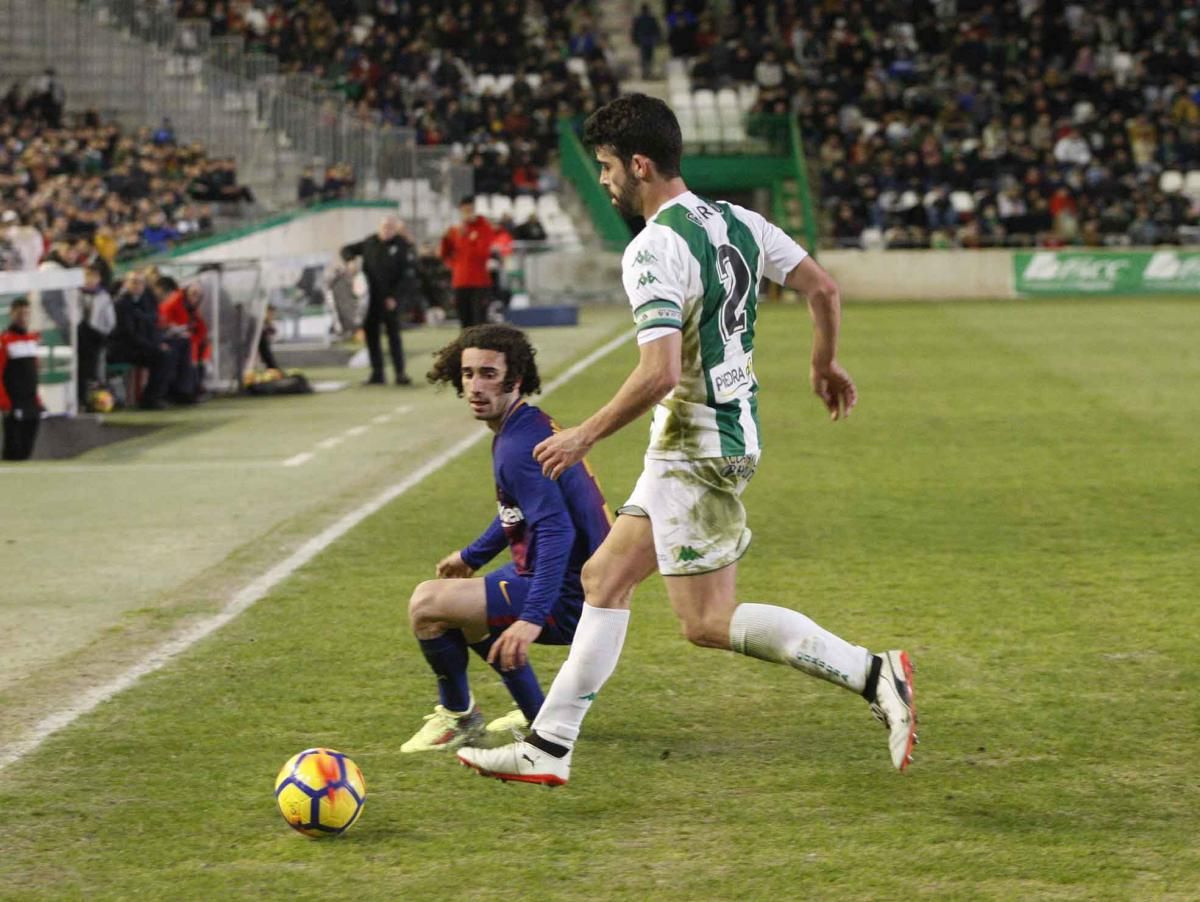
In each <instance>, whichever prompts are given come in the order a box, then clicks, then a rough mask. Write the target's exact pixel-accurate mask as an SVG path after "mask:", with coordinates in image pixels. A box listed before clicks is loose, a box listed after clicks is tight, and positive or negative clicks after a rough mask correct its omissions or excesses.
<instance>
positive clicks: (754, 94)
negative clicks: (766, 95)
mask: <svg viewBox="0 0 1200 902" xmlns="http://www.w3.org/2000/svg"><path fill="white" fill-rule="evenodd" d="M738 103H739V104H741V107H742V109H743V110H747V111H748V110H750V109H751V108H752V107H753V106H754V104H756V103H758V85H741V86H740V87H739V88H738Z"/></svg>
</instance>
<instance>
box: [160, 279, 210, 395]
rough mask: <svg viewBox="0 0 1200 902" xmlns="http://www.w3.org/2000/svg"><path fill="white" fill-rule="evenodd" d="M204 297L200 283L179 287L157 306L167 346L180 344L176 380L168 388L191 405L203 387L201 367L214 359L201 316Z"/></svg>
mask: <svg viewBox="0 0 1200 902" xmlns="http://www.w3.org/2000/svg"><path fill="white" fill-rule="evenodd" d="M203 299H204V295H203V293H202V291H201V289H200V285H199V283H196V282H192V283H191V284H189V285H187V286H185V287H183V288H177V289H175V290H174V291H172V292H171V293H170V294H169V295H167V297H166V298H164V299H163V301H162V302H161V303H160V304H159V305H158V326H159V328H160V329H162V330H163V333H164V335H165V336H166V339H167V342H168V344H171V345H172V346H173V347H176V346H177V345H181V346H182V348H181V349H180V350H178V351H177V354H178V358H179V359H178V360H177V365H176V372H175V378H174V379H173V380H172V384H171V386H170V388H169V390H170V392H171V394H172V395H173V396H174V397H175V398H177V399H178V400H180V401H184V402H188V403H190V402H192V401H195V400H196V399H197V397H198V396H199V394H200V392H201V390H202V388H203V383H202V380H201V366H202V365H203V363H204V362H205V361H206V360H209V359H211V358H212V347H211V346H210V345H209V341H208V323H206V322H205V321H204V317H203V316H201V315H200V302H201V301H202V300H203Z"/></svg>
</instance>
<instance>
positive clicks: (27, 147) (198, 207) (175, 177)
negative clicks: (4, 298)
mask: <svg viewBox="0 0 1200 902" xmlns="http://www.w3.org/2000/svg"><path fill="white" fill-rule="evenodd" d="M43 100H44V98H42V97H40V96H39V95H38V94H37V93H36V92H32V91H25V90H23V89H22V86H21V85H20V84H14V85H13V86H12V87H11V88H10V89H9V91H8V92H7V93H6V94H5V95H4V96H3V97H2V98H0V211H2V212H0V268H3V269H10V270H13V269H36V268H37V267H38V266H39V265H40V264H44V263H47V262H50V263H56V264H58V265H61V266H68V265H70V266H77V265H83V264H85V263H90V262H95V261H97V260H98V261H99V265H100V266H101V267H102V269H103V271H104V273H105V281H106V284H107V283H108V282H109V280H110V279H111V271H112V267H113V266H114V265H115V264H116V263H117V262H119V261H122V260H126V259H130V258H133V257H137V256H141V255H144V254H147V253H161V252H163V251H165V250H167V249H169V248H170V247H171V246H172V245H173V244H174V243H175V242H177V241H180V240H183V239H185V238H192V237H197V236H200V235H203V234H206V233H207V232H209V231H210V230H211V229H212V228H213V220H214V206H213V205H214V204H240V203H242V202H248V201H253V195H252V194H251V193H250V191H249V189H248V188H246V187H245V186H244V185H239V184H238V181H237V171H236V166H235V164H234V161H233V160H232V159H229V158H223V159H214V158H210V157H208V156H207V154H206V152H205V149H204V147H203V145H201V144H188V145H184V144H180V143H178V142H177V141H176V140H175V135H174V132H173V131H172V129H171V126H170V123H169V122H164V123H162V124H161V125H160V126H159V127H158V128H156V129H151V128H143V129H140V130H139V131H137V132H136V133H132V134H130V133H126V132H125V131H123V130H122V129H121V127H120V126H118V125H116V124H113V123H105V122H102V121H100V119H99V117H98V116H97V115H96V114H95V113H85V114H83V115H82V116H80V117H78V121H77V122H74V123H64V122H63V115H62V107H61V103H59V104H58V105H56V106H52V107H51V108H49V109H47V106H46V104H45V103H44V102H43Z"/></svg>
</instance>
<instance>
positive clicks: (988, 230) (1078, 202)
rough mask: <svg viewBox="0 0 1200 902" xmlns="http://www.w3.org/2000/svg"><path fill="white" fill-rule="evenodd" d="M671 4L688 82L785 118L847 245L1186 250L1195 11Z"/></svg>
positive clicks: (1172, 7)
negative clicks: (797, 131)
mask: <svg viewBox="0 0 1200 902" xmlns="http://www.w3.org/2000/svg"><path fill="white" fill-rule="evenodd" d="M706 6H707V4H705V3H704V2H703V0H699V2H697V0H688V2H686V3H685V2H679V3H672V4H671V5H670V10H669V12H668V15H667V17H666V24H667V29H668V38H667V41H668V44H669V46H670V48H671V52H672V53H673V54H674V55H675V56H681V57H685V58H687V59H688V60H689V61H690V63H691V72H692V78H693V84H694V85H695V86H697V87H708V88H720V87H725V86H737V85H740V84H753V85H756V86H757V90H758V101H757V109H758V110H759V111H766V112H775V113H781V114H786V115H795V116H798V117H799V119H800V122H801V125H802V133H803V134H804V136H805V140H806V142H807V144H808V148H807V149H808V156H809V159H810V161H816V162H817V164H818V165H817V167H815V168H816V169H818V170H819V176H820V178H819V193H820V196H821V203H822V206H823V212H824V214H825V217H826V229H825V231H826V233H827V234H828V233H829V232H830V231H831V232H832V234H833V236H834V237H835V238H836V240H837V241H838V242H839V243H843V244H847V245H858V244H859V243H860V242H861V241H862V240H863V238H864V234H865V235H866V236H869V237H870V239H872V240H874V241H877V242H882V243H886V244H887V245H888V246H893V247H895V246H900V247H904V246H909V247H925V246H929V245H934V246H953V245H963V246H981V245H997V244H998V245H1027V244H1033V243H1038V244H1042V245H1050V246H1054V245H1063V244H1084V245H1104V244H1128V243H1133V244H1156V243H1173V242H1180V241H1184V242H1186V241H1197V240H1200V203H1198V201H1197V198H1196V191H1195V190H1194V189H1193V188H1192V185H1191V182H1189V183H1188V184H1189V192H1187V193H1184V192H1181V191H1180V188H1181V187H1182V185H1181V182H1182V178H1181V176H1182V175H1183V174H1184V173H1187V172H1188V170H1194V169H1200V79H1198V78H1197V72H1198V71H1200V65H1198V64H1200V8H1198V7H1197V6H1196V4H1195V3H1186V2H1185V3H1179V2H1173V0H1149V2H1146V3H1138V4H1127V3H1119V2H1115V0H1097V2H1092V3H1079V2H1067V3H1063V2H1061V0H885V2H878V3H863V2H861V0H854V2H849V3H846V4H830V3H824V4H802V3H798V2H795V0H777V2H770V0H739V2H736V3H735V4H733V6H734V9H733V11H731V12H730V14H729V15H728V16H727V17H725V18H724V19H722V18H719V17H717V16H715V15H714V14H713V12H712V11H710V10H708V9H706Z"/></svg>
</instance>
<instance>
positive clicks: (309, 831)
mask: <svg viewBox="0 0 1200 902" xmlns="http://www.w3.org/2000/svg"><path fill="white" fill-rule="evenodd" d="M366 798H367V784H366V781H365V780H363V775H362V771H361V770H359V767H358V765H357V764H355V763H354V762H353V761H351V760H350V759H349V758H347V757H346V756H345V755H343V754H342V753H341V752H335V751H334V750H333V749H322V748H316V749H305V750H304V751H303V752H300V753H299V754H298V755H294V756H293V757H292V758H291V759H290V760H289V761H288V763H287V764H285V765H284V766H283V769H282V770H280V771H279V776H278V777H276V778H275V802H276V803H277V804H278V805H279V812H280V814H282V815H283V819H284V820H285V821H287V822H288V824H289V825H291V827H292V829H294V830H297V831H299V832H300V833H303V834H304V835H305V836H311V837H314V838H319V837H322V836H337V835H338V834H339V833H344V832H345V831H346V830H349V829H350V827H351V826H352V825H353V824H354V822H355V821H356V820H358V816H359V814H361V813H362V807H363V802H364V801H366Z"/></svg>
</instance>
